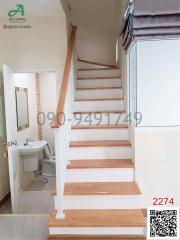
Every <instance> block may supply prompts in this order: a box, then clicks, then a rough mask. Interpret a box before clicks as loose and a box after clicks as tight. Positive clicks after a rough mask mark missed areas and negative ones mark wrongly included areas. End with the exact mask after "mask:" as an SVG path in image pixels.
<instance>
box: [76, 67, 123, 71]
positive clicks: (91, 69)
mask: <svg viewBox="0 0 180 240" xmlns="http://www.w3.org/2000/svg"><path fill="white" fill-rule="evenodd" d="M99 70H101V71H102V70H103V71H104V70H108V71H109V70H119V71H120V68H113V69H112V68H107V67H106V68H79V69H78V71H79V72H81V71H99Z"/></svg>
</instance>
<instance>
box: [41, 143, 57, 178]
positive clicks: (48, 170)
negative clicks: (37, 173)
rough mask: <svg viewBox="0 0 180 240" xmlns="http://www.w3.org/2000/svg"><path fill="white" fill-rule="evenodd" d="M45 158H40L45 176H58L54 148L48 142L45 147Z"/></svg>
mask: <svg viewBox="0 0 180 240" xmlns="http://www.w3.org/2000/svg"><path fill="white" fill-rule="evenodd" d="M43 155H44V158H43V159H42V160H40V163H41V167H42V175H43V176H45V177H55V176H56V157H55V156H53V154H52V149H51V147H50V145H49V144H48V143H47V145H46V146H45V148H44V149H43Z"/></svg>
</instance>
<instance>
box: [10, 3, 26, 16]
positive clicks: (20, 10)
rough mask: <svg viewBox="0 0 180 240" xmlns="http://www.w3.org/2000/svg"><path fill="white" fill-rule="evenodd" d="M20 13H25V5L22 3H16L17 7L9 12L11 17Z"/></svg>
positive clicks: (22, 14)
mask: <svg viewBox="0 0 180 240" xmlns="http://www.w3.org/2000/svg"><path fill="white" fill-rule="evenodd" d="M17 14H20V15H21V16H22V17H23V16H24V15H25V12H24V6H23V5H22V4H16V9H15V10H11V11H9V12H8V16H9V17H14V16H16V15H17Z"/></svg>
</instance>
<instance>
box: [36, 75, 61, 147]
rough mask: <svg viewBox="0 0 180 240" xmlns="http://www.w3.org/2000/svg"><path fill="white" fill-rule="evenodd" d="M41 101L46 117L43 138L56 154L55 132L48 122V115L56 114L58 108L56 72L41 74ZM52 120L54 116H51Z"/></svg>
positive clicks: (42, 110)
mask: <svg viewBox="0 0 180 240" xmlns="http://www.w3.org/2000/svg"><path fill="white" fill-rule="evenodd" d="M39 79H40V99H41V112H43V113H44V114H45V116H46V121H45V124H44V125H43V126H42V136H43V139H44V140H47V141H48V142H49V144H50V146H51V148H52V150H53V152H55V142H54V141H55V136H54V130H53V129H52V128H51V122H52V121H51V120H48V119H47V117H48V113H53V114H55V113H56V106H57V94H56V92H57V76H56V73H54V72H49V73H40V74H39ZM49 117H50V118H52V114H50V115H49Z"/></svg>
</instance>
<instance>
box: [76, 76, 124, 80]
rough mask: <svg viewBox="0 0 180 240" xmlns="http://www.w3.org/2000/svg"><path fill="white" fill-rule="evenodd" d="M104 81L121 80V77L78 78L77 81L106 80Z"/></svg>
mask: <svg viewBox="0 0 180 240" xmlns="http://www.w3.org/2000/svg"><path fill="white" fill-rule="evenodd" d="M106 79H121V76H117V77H106V76H105V77H78V78H77V80H106Z"/></svg>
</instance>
